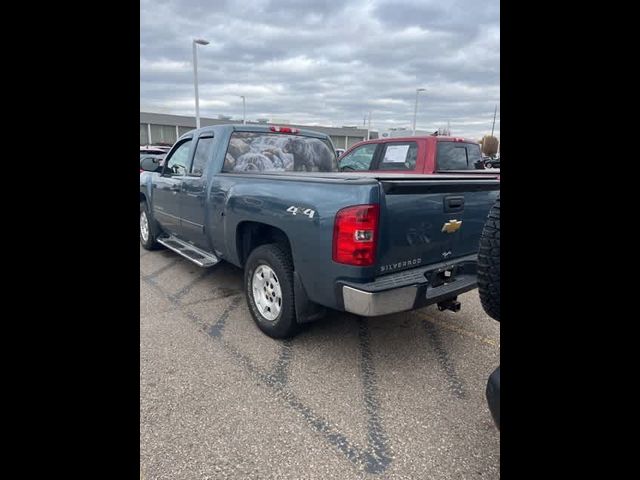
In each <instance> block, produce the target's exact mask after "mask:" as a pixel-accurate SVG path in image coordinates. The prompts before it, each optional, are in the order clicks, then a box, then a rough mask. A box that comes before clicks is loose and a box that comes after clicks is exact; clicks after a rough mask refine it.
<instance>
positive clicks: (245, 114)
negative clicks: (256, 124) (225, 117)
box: [240, 95, 247, 125]
mask: <svg viewBox="0 0 640 480" xmlns="http://www.w3.org/2000/svg"><path fill="white" fill-rule="evenodd" d="M240 98H241V99H242V124H243V125H246V124H247V105H246V100H247V99H246V98H245V96H244V95H240Z"/></svg>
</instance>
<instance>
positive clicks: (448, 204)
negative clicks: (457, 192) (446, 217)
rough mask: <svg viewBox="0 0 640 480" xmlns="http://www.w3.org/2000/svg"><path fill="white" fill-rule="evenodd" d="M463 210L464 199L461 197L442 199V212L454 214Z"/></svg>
mask: <svg viewBox="0 0 640 480" xmlns="http://www.w3.org/2000/svg"><path fill="white" fill-rule="evenodd" d="M463 210H464V197H462V196H449V197H444V212H445V213H456V212H462V211H463Z"/></svg>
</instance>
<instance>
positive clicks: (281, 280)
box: [244, 243, 300, 338]
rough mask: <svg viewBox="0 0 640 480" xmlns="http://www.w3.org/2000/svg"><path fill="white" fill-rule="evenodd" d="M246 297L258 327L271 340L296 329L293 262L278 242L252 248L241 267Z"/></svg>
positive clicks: (297, 327)
mask: <svg viewBox="0 0 640 480" xmlns="http://www.w3.org/2000/svg"><path fill="white" fill-rule="evenodd" d="M244 285H245V297H246V300H247V305H248V307H249V312H251V316H252V317H253V320H254V321H255V322H256V324H257V325H258V328H260V330H262V331H263V332H264V333H265V334H267V335H268V336H270V337H271V338H287V337H291V336H293V335H295V334H296V333H297V332H298V330H299V327H300V326H299V325H298V323H297V322H296V309H295V298H294V291H293V261H292V260H291V254H290V253H289V251H288V249H287V248H286V247H283V246H282V245H281V244H278V243H271V244H267V245H261V246H259V247H257V248H256V249H254V250H253V251H252V252H251V254H250V255H249V258H248V259H247V262H246V265H245V268H244Z"/></svg>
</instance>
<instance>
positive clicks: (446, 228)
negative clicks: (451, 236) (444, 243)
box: [442, 219, 462, 233]
mask: <svg viewBox="0 0 640 480" xmlns="http://www.w3.org/2000/svg"><path fill="white" fill-rule="evenodd" d="M461 226H462V220H455V219H454V220H449V221H448V222H447V223H445V224H444V225H443V226H442V231H443V232H446V233H453V232H457V231H458V230H460V227H461Z"/></svg>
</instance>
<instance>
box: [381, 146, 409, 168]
mask: <svg viewBox="0 0 640 480" xmlns="http://www.w3.org/2000/svg"><path fill="white" fill-rule="evenodd" d="M381 157H382V158H381V160H380V165H379V166H378V170H414V169H415V168H416V158H417V157H418V144H417V143H416V142H392V143H387V144H386V145H385V146H384V150H383V152H382V155H381Z"/></svg>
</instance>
